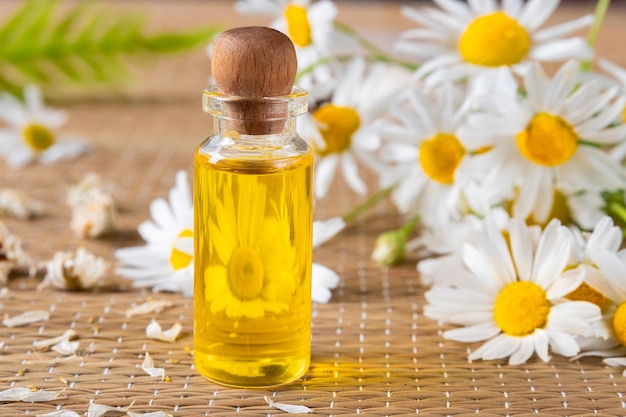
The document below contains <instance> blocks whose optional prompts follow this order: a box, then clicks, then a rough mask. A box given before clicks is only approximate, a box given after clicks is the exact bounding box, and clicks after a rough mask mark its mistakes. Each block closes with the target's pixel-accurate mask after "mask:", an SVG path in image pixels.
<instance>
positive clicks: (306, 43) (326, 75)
mask: <svg viewBox="0 0 626 417" xmlns="http://www.w3.org/2000/svg"><path fill="white" fill-rule="evenodd" d="M235 8H236V10H237V11H238V12H240V13H244V14H245V13H247V14H261V15H267V16H272V17H274V18H275V19H274V21H273V22H272V23H271V27H273V28H275V29H277V30H280V31H281V32H283V33H285V34H286V35H287V36H289V38H290V39H291V41H292V42H293V44H294V46H295V48H296V56H297V59H298V69H299V71H302V70H304V69H307V68H309V67H312V66H314V65H315V68H313V69H312V70H310V71H308V72H307V73H306V74H303V75H302V76H300V77H299V78H298V81H297V83H298V86H300V87H302V88H304V89H305V90H307V91H308V92H309V99H310V100H311V99H312V100H317V99H319V98H325V97H326V96H327V95H329V94H330V91H331V88H332V86H333V85H334V84H333V74H332V71H331V69H330V68H329V66H328V65H318V64H319V63H320V61H321V60H322V59H323V58H327V57H329V56H330V55H331V54H332V52H331V50H332V49H333V45H334V44H336V43H337V39H338V33H337V31H336V30H335V27H334V20H335V18H336V17H337V6H336V5H335V4H334V3H333V2H332V1H330V0H321V1H315V2H311V1H310V0H240V1H238V2H237V3H235Z"/></svg>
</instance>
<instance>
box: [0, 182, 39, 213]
mask: <svg viewBox="0 0 626 417" xmlns="http://www.w3.org/2000/svg"><path fill="white" fill-rule="evenodd" d="M42 208H43V206H42V204H41V202H39V201H36V200H33V199H30V198H28V197H26V195H24V194H23V193H21V192H19V191H16V190H11V189H8V188H5V189H3V190H0V215H6V216H11V217H15V218H17V219H20V220H28V219H30V218H31V217H35V216H38V215H40V214H41V213H42V211H43V210H42Z"/></svg>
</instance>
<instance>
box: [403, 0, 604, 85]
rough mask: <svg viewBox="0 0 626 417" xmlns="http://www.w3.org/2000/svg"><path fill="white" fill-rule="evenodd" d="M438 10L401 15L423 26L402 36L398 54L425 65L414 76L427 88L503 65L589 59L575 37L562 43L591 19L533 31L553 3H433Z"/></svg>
mask: <svg viewBox="0 0 626 417" xmlns="http://www.w3.org/2000/svg"><path fill="white" fill-rule="evenodd" d="M435 3H436V4H437V5H438V6H439V7H440V8H441V9H442V10H437V9H434V8H424V9H421V10H416V9H413V8H411V7H404V8H403V9H402V12H403V14H404V15H405V16H406V17H407V18H409V19H411V20H413V21H415V22H416V23H418V24H420V25H421V26H423V27H422V28H419V29H411V30H408V31H406V32H404V33H403V34H402V36H401V39H400V41H399V42H398V44H397V49H398V50H399V51H400V52H404V53H407V54H412V55H415V56H417V57H418V58H420V59H422V60H425V61H426V62H424V64H423V65H422V66H421V67H420V69H419V70H418V75H420V76H428V77H427V83H428V84H429V85H434V84H439V83H440V82H442V81H446V80H448V81H457V80H460V79H463V78H465V77H467V76H471V75H473V74H476V73H480V72H485V71H487V72H488V71H490V70H491V69H494V68H498V67H502V66H507V67H520V66H522V65H523V64H524V63H526V62H528V61H530V60H537V61H559V60H564V59H570V58H574V59H590V58H591V56H592V50H591V48H590V46H589V45H588V44H587V42H586V40H585V39H583V38H581V37H572V38H566V36H569V35H570V34H571V33H573V32H575V31H577V30H579V29H582V28H585V27H587V26H589V25H590V24H591V23H592V22H593V16H592V15H585V16H583V17H581V18H578V19H576V20H572V21H568V22H564V23H561V24H558V25H556V26H552V27H549V28H546V29H541V30H539V27H540V26H542V25H543V24H544V23H545V22H546V20H547V19H548V18H549V17H550V16H551V15H552V13H553V12H554V10H555V9H556V8H557V7H558V5H559V0H529V1H528V2H526V3H524V2H523V1H522V0H506V1H502V4H501V5H500V6H498V4H497V2H496V1H495V0H470V1H468V2H467V4H465V3H464V2H461V1H456V0H435Z"/></svg>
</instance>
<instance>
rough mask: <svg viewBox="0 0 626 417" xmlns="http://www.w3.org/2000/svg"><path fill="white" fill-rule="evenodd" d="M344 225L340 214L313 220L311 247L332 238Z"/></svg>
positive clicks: (315, 246)
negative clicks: (325, 218) (326, 218)
mask: <svg viewBox="0 0 626 417" xmlns="http://www.w3.org/2000/svg"><path fill="white" fill-rule="evenodd" d="M345 227H346V222H345V221H344V220H343V218H342V217H341V216H335V217H331V218H330V219H328V220H324V221H322V220H316V221H314V222H313V249H315V248H317V247H318V246H320V245H322V244H324V243H325V242H326V241H328V240H329V239H331V238H333V237H334V236H335V235H337V234H338V233H339V232H341V231H342V230H343V229H344V228H345Z"/></svg>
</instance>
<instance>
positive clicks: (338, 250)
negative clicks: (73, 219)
mask: <svg viewBox="0 0 626 417" xmlns="http://www.w3.org/2000/svg"><path fill="white" fill-rule="evenodd" d="M111 3H112V5H113V7H133V8H134V9H139V10H144V9H145V10H147V11H148V12H149V13H150V16H151V17H152V21H154V22H155V25H157V26H158V25H161V26H163V27H177V26H182V25H193V24H201V23H207V22H211V21H213V22H218V21H219V22H221V23H223V24H224V25H225V26H233V25H235V24H240V25H242V24H250V23H266V21H265V20H258V19H257V20H253V19H243V18H237V17H236V16H235V15H234V14H233V12H232V10H231V8H232V3H231V2H225V3H222V2H201V1H197V2H193V1H185V2H133V3H132V4H131V6H122V5H121V4H122V2H111ZM16 4H17V3H16V2H11V1H8V2H3V3H2V4H0V15H1V14H3V12H4V11H7V10H10V9H11V7H14V6H15V5H16ZM341 7H342V8H341V10H342V13H343V14H342V15H341V16H342V17H343V21H346V22H348V23H351V24H353V25H355V26H357V27H360V28H366V30H369V31H370V32H369V33H383V32H384V27H385V25H387V24H388V23H390V22H395V23H394V26H388V25H387V28H389V27H392V28H394V30H396V28H398V30H399V28H400V26H401V25H407V27H408V25H409V24H408V23H406V22H400V20H401V18H399V17H398V16H399V12H398V5H397V4H395V3H393V4H388V3H386V4H385V5H384V6H383V5H382V3H371V4H370V3H367V5H363V4H361V5H359V6H356V5H354V4H347V3H346V4H341ZM591 7H592V5H591V3H584V2H580V3H577V4H576V7H573V6H568V7H563V9H562V10H560V11H559V14H558V15H557V16H556V17H555V19H556V20H559V19H561V20H563V19H566V18H571V17H572V16H577V15H580V13H581V11H585V10H589V9H591ZM583 9H585V10H583ZM624 18H626V10H624V9H620V8H619V7H616V8H615V9H613V10H611V11H610V12H609V18H608V21H607V24H606V27H605V30H604V32H602V35H601V39H600V41H601V42H604V46H602V47H601V51H602V52H603V53H604V55H605V56H609V57H611V58H612V59H613V60H614V61H616V62H618V63H619V64H621V65H626V54H625V53H624V52H625V50H624V48H625V46H624V43H623V42H617V40H619V39H624V33H625V32H624V30H625V29H624V28H623V27H622V26H623V25H622V26H620V23H619V22H623V21H624ZM237 19H239V20H237ZM359 25H361V26H359ZM387 35H388V36H389V32H387ZM208 67H209V65H208V62H207V60H206V57H205V55H204V52H203V51H199V52H196V53H191V54H187V55H183V56H179V57H175V58H171V59H168V60H164V61H158V62H156V63H150V64H149V65H146V67H145V68H142V69H140V74H141V75H140V77H138V80H137V83H136V84H134V85H133V86H131V87H130V88H129V89H128V90H125V92H124V93H123V94H122V95H121V96H120V95H113V96H106V97H105V98H104V99H93V98H92V99H89V100H70V101H67V100H66V101H65V102H62V103H60V104H61V105H62V106H63V108H64V109H66V110H67V111H68V112H69V116H70V122H69V124H68V125H67V128H66V130H65V132H66V133H67V134H72V135H75V136H84V137H86V138H88V139H89V140H90V141H91V143H93V145H94V151H93V152H92V153H90V154H89V155H87V156H85V157H83V158H81V159H78V160H76V161H73V162H67V163H61V164H58V165H55V166H53V167H44V166H31V167H28V168H26V169H23V170H20V171H12V170H9V169H8V168H7V167H6V166H5V165H2V163H0V188H5V187H12V188H18V189H21V190H24V191H26V192H28V193H30V194H32V195H35V196H36V197H37V198H38V199H40V200H42V201H43V202H44V203H45V207H46V210H45V216H44V217H42V218H39V219H36V220H32V221H28V222H25V221H17V220H8V221H7V224H8V226H9V228H10V229H11V231H12V232H13V233H14V234H16V235H18V236H20V237H21V238H22V239H23V241H24V243H25V249H26V250H27V251H28V252H29V253H30V254H32V255H33V256H34V257H35V258H37V259H38V260H46V259H49V258H50V257H51V256H52V254H53V253H54V252H55V251H59V250H72V249H75V248H76V247H77V246H85V247H87V248H88V249H90V250H91V251H93V252H95V253H96V254H98V255H102V256H104V257H106V258H107V259H109V260H110V261H111V262H113V258H112V253H113V250H114V249H115V248H119V247H125V246H131V245H139V244H142V241H141V239H140V238H139V236H138V235H137V233H136V228H137V225H138V224H139V223H140V222H141V221H143V220H145V219H147V218H148V217H149V210H148V206H149V203H150V201H151V200H152V199H154V198H156V197H165V196H166V195H167V190H168V189H169V188H170V187H171V186H172V185H173V179H174V173H175V172H176V171H177V170H179V169H186V170H187V171H188V172H191V163H192V155H193V151H194V148H195V146H196V145H197V144H198V143H199V141H201V140H202V138H204V137H205V136H206V135H207V134H208V132H209V131H210V123H211V122H210V120H209V117H208V116H206V115H204V114H202V113H201V111H200V106H199V95H200V91H201V90H202V88H204V86H205V84H206V80H207V71H208ZM87 172H96V173H99V174H100V175H102V176H103V177H104V178H105V179H106V180H108V181H111V182H113V183H114V184H116V186H117V199H118V201H119V206H120V209H121V214H120V231H119V232H118V233H117V234H115V235H112V236H110V237H106V238H102V239H98V240H82V239H78V238H76V237H74V236H73V235H72V234H71V233H70V230H69V219H70V215H69V211H68V209H67V208H66V207H65V203H64V198H65V186H66V184H67V183H68V182H70V181H71V180H72V179H77V178H80V177H82V176H83V175H84V174H85V173H87ZM370 183H371V184H372V185H373V184H374V181H373V179H370ZM359 201H361V200H360V199H359V198H357V197H356V196H354V195H352V194H351V193H350V192H347V191H346V188H345V186H344V185H343V184H341V183H337V184H336V185H335V186H334V188H333V190H332V195H331V196H330V197H329V198H327V199H325V200H322V201H320V202H319V203H318V206H317V212H316V217H317V218H320V219H323V218H327V217H329V216H331V215H336V214H341V213H344V212H346V211H347V210H349V209H351V208H353V207H354V205H355V204H356V203H358V202H359ZM397 226H398V220H397V217H396V216H395V215H394V211H393V208H392V207H391V205H390V204H389V203H384V204H382V205H380V206H378V207H376V208H375V209H374V210H372V211H371V212H369V213H368V214H367V215H365V216H363V217H361V218H360V219H359V220H358V221H356V222H355V223H353V224H352V225H351V226H350V227H349V228H348V229H347V230H346V231H345V232H344V233H343V234H341V235H340V236H339V237H338V238H336V239H334V240H332V241H331V242H329V243H327V244H326V245H325V246H323V247H321V248H319V249H317V250H316V252H315V259H316V261H318V262H321V263H323V264H325V265H327V266H329V267H331V268H333V269H334V270H336V271H337V272H338V273H339V274H340V275H341V277H342V280H341V283H340V285H339V287H338V288H337V289H336V290H334V292H333V298H332V300H331V302H330V303H329V304H325V305H316V306H315V307H314V316H313V351H312V365H311V368H310V370H309V372H308V373H307V374H306V376H304V377H303V378H302V379H301V380H299V381H297V382H295V383H293V384H290V385H288V386H284V387H281V388H278V389H275V390H244V389H231V388H225V387H221V386H218V385H214V384H211V383H209V382H208V381H206V380H204V379H203V378H202V377H200V376H199V375H198V373H197V372H196V371H195V369H194V366H193V358H192V356H191V348H192V346H193V337H192V320H193V312H192V301H191V300H190V299H187V298H184V297H182V296H180V295H177V294H152V293H151V292H149V291H141V290H137V289H133V288H131V287H130V285H128V284H127V283H126V282H124V281H123V280H122V279H121V278H119V277H115V276H114V275H113V274H112V273H111V274H110V275H109V276H108V277H107V281H106V282H105V284H104V286H102V287H100V288H99V289H98V290H97V291H93V292H84V293H69V292H61V291H56V290H47V291H43V292H37V291H36V290H35V287H36V285H37V283H38V282H39V280H40V279H41V277H37V278H27V277H23V276H15V277H12V278H11V280H10V283H9V288H10V291H9V294H8V295H7V296H5V297H3V298H0V314H1V315H5V314H8V315H10V316H13V315H15V314H17V313H19V312H22V311H25V310H34V309H44V310H48V311H50V312H51V317H50V320H49V321H47V322H43V323H37V324H31V325H28V326H24V327H17V328H6V327H4V326H3V327H0V340H1V342H3V345H2V347H1V348H0V390H2V389H6V388H9V387H12V386H15V387H27V386H31V387H36V388H41V389H49V390H54V391H62V394H61V395H60V396H59V397H58V398H57V399H55V400H53V401H49V402H45V403H33V404H31V403H6V404H2V405H1V406H0V415H3V416H4V415H6V416H12V415H24V414H29V415H36V414H41V413H45V412H51V411H54V410H56V409H59V408H63V409H67V410H74V411H76V412H78V413H79V414H81V415H83V414H86V411H87V408H88V406H89V404H90V403H96V404H104V405H110V406H122V407H125V406H128V405H129V404H131V403H134V405H133V408H132V411H135V412H148V411H157V410H163V411H165V412H167V413H171V414H173V415H175V416H181V417H182V416H201V415H215V416H219V415H224V416H226V415H228V416H232V415H242V416H256V415H259V416H265V415H280V414H284V413H283V412H282V411H279V410H277V409H275V408H271V407H270V406H268V405H267V403H266V402H265V400H264V396H268V397H270V398H272V399H273V400H274V401H276V402H281V403H289V404H298V405H306V406H308V407H309V408H311V409H313V410H314V412H315V413H316V414H321V415H335V416H342V415H355V414H362V415H369V416H386V415H413V414H426V415H432V416H435V415H470V414H472V415H473V414H481V415H493V416H496V415H518V416H521V415H530V414H536V413H539V414H542V415H545V416H548V415H554V416H582V415H592V414H600V415H603V416H612V415H615V416H618V415H625V414H626V402H625V400H624V393H626V378H624V377H623V376H622V369H620V368H609V367H606V366H605V365H603V364H602V362H601V360H600V359H598V358H587V359H583V360H580V361H569V360H567V359H564V358H561V357H558V356H555V357H553V358H552V360H551V361H550V362H549V363H543V362H541V361H539V360H537V359H532V360H530V361H529V362H528V363H527V364H525V365H522V366H508V365H506V363H505V362H503V361H492V362H483V361H478V362H474V363H469V362H468V361H467V359H466V357H467V349H468V346H467V345H463V344H461V343H456V342H451V341H447V340H445V339H443V337H442V336H441V333H442V331H443V330H444V329H443V328H442V327H440V326H439V325H438V324H437V323H436V322H434V321H432V320H429V319H427V318H425V317H423V316H422V313H421V311H422V306H423V303H424V299H423V293H424V290H425V289H424V288H423V287H422V286H421V285H420V282H419V277H418V275H417V273H416V270H415V260H409V261H407V262H406V264H405V265H402V266H399V267H394V268H391V269H380V268H378V267H376V266H375V265H374V264H373V263H372V262H371V261H370V259H369V255H370V253H371V250H372V247H373V242H374V239H375V237H376V236H377V235H378V234H379V233H380V232H382V231H385V230H387V229H389V228H391V227H397ZM150 299H154V300H170V301H172V302H173V306H172V307H169V308H165V309H164V310H163V311H161V312H160V313H159V314H156V313H151V314H146V315H139V316H135V317H133V318H131V319H128V318H126V317H125V315H124V312H125V310H126V309H128V308H129V307H132V306H134V305H138V304H140V303H142V302H144V301H146V300H150ZM152 319H157V320H158V321H159V322H160V323H161V324H162V325H163V326H164V327H169V326H170V325H172V324H173V323H174V322H181V323H182V324H183V326H184V335H183V336H182V337H181V338H179V339H178V341H177V342H176V343H171V344H170V343H165V342H158V341H154V340H150V339H147V338H146V337H145V328H146V326H147V324H148V323H149V322H150V321H151V320H152ZM69 328H73V329H74V330H75V331H76V333H77V334H78V340H79V341H80V343H81V345H80V352H79V355H77V356H76V357H72V358H69V359H68V358H66V357H65V356H62V355H58V354H56V353H54V352H51V351H47V352H41V351H37V350H35V349H33V346H32V343H33V341H34V340H38V339H44V338H48V337H52V336H57V335H59V334H61V333H63V332H64V331H65V330H68V329H69ZM146 352H148V353H150V355H151V356H152V357H153V359H154V360H155V366H157V367H163V368H165V369H166V372H167V375H168V376H169V380H168V381H161V380H160V379H159V378H151V377H150V376H149V375H147V374H146V373H145V372H144V371H143V370H142V369H141V364H142V362H143V358H144V354H145V353H146Z"/></svg>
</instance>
